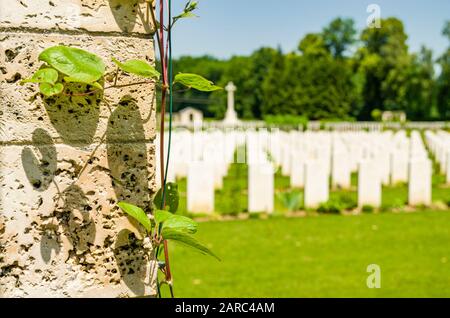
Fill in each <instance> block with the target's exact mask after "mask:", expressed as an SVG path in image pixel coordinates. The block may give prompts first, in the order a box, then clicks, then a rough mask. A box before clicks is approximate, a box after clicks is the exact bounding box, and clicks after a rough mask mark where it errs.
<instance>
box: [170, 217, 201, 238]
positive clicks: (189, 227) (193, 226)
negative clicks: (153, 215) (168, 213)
mask: <svg viewBox="0 0 450 318" xmlns="http://www.w3.org/2000/svg"><path fill="white" fill-rule="evenodd" d="M163 229H172V230H178V231H181V232H184V233H189V234H195V233H196V232H197V222H195V221H194V220H192V219H190V218H188V217H185V216H182V215H173V216H172V217H169V218H168V219H167V220H166V221H165V222H163Z"/></svg>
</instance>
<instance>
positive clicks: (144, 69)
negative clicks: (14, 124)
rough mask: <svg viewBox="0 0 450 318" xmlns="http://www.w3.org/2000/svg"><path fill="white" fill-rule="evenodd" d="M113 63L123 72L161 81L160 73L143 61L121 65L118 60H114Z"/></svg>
mask: <svg viewBox="0 0 450 318" xmlns="http://www.w3.org/2000/svg"><path fill="white" fill-rule="evenodd" d="M113 62H114V63H115V64H116V65H117V67H119V68H120V69H121V70H122V71H124V72H127V73H131V74H134V75H138V76H142V77H146V78H154V79H159V77H160V75H161V74H160V73H159V72H158V71H157V70H156V69H155V68H154V67H153V66H151V65H150V64H148V63H147V62H146V61H142V60H128V61H126V62H125V63H121V62H119V61H118V60H116V59H114V58H113Z"/></svg>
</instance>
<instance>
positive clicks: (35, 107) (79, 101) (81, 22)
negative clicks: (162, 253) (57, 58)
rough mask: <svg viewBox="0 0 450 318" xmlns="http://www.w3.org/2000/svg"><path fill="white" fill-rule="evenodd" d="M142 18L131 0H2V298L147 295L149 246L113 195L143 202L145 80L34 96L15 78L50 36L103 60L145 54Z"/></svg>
mask: <svg viewBox="0 0 450 318" xmlns="http://www.w3.org/2000/svg"><path fill="white" fill-rule="evenodd" d="M148 16H149V15H148V11H147V4H146V3H145V2H144V1H140V0H127V1H121V0H109V1H108V0H52V1H48V0H45V1H38V0H2V1H1V4H0V61H1V62H0V297H133V296H152V295H154V294H155V272H156V267H155V262H154V258H153V255H152V251H153V249H152V246H151V245H150V244H148V243H143V241H142V240H141V239H142V237H141V231H140V229H139V225H138V224H136V223H135V221H134V220H131V219H129V218H127V217H126V216H125V215H124V214H123V213H122V212H121V211H120V209H119V208H118V207H117V205H116V204H117V202H118V201H122V200H125V201H127V202H130V203H134V204H137V205H139V206H141V207H144V208H147V210H148V212H150V209H149V207H150V206H151V197H152V195H153V194H154V192H155V190H156V189H155V183H154V174H155V160H154V159H155V147H154V139H155V133H156V132H155V102H154V100H155V94H154V93H155V92H154V90H155V88H154V86H153V85H146V86H145V85H142V86H134V87H128V88H123V89H120V90H119V89H117V90H114V89H113V90H108V91H105V96H101V95H100V94H98V95H94V96H89V97H88V98H86V97H75V96H60V97H53V98H48V99H43V97H42V96H41V95H40V94H38V93H37V90H36V89H37V86H36V85H34V84H26V85H24V86H21V85H19V82H20V80H21V79H24V78H27V77H29V76H30V75H31V74H32V73H33V72H35V71H36V70H37V69H38V68H39V67H40V66H41V65H42V63H41V62H39V61H38V60H37V58H38V55H39V53H40V52H41V51H42V50H43V49H45V48H47V47H50V46H53V45H57V44H64V45H70V46H74V47H80V48H83V49H85V50H88V51H91V52H93V53H96V54H97V55H99V56H100V57H102V58H103V60H104V61H105V62H106V63H107V65H108V68H109V69H111V70H112V63H111V58H112V57H115V58H117V59H119V60H122V61H125V60H127V59H130V58H139V59H146V60H147V61H149V62H151V63H153V62H154V47H153V41H152V36H151V34H150V32H151V28H150V27H149V26H148V25H149V23H148ZM135 80H136V79H134V78H132V77H128V78H125V79H124V81H125V82H127V81H128V82H131V81H135ZM69 89H70V90H73V91H75V92H76V91H79V90H82V89H84V87H82V86H80V85H72V86H71V87H70V88H69ZM102 97H103V98H105V99H107V100H108V101H109V102H108V103H107V104H106V103H105V102H102Z"/></svg>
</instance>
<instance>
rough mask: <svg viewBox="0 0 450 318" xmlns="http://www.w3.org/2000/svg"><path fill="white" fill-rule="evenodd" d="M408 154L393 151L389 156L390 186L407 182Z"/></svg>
mask: <svg viewBox="0 0 450 318" xmlns="http://www.w3.org/2000/svg"><path fill="white" fill-rule="evenodd" d="M408 164H409V159H408V153H407V151H394V152H393V153H392V154H391V184H396V183H400V182H408Z"/></svg>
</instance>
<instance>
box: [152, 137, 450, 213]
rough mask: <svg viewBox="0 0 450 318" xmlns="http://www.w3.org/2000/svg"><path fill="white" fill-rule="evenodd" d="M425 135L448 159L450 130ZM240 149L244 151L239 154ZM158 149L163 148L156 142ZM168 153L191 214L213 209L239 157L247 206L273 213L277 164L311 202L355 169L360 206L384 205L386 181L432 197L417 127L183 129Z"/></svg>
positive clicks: (417, 197)
mask: <svg viewBox="0 0 450 318" xmlns="http://www.w3.org/2000/svg"><path fill="white" fill-rule="evenodd" d="M426 140H427V144H428V145H429V146H430V149H434V151H435V152H436V154H438V153H439V156H440V157H442V158H444V157H443V156H442V155H440V154H441V153H442V152H444V150H442V149H444V148H445V147H446V146H442V145H443V144H445V145H448V144H447V143H445V142H446V140H448V133H444V132H442V133H440V134H432V133H430V132H427V133H426ZM443 140H444V141H445V142H444V141H443ZM157 144H158V140H157ZM165 148H167V146H166V147H165ZM236 149H241V150H240V151H238V153H237V156H236V157H235V152H236ZM242 149H243V150H242ZM445 149H447V150H448V148H445ZM156 152H157V154H159V146H158V145H157V147H156ZM165 153H167V149H165ZM158 157H159V156H158V155H157V156H156V158H157V162H156V168H157V169H156V170H157V171H158V173H159V170H160V168H159V159H158ZM171 158H172V159H171V161H170V166H169V170H168V172H169V173H168V181H174V180H175V179H176V178H187V205H188V206H187V208H188V210H189V211H191V212H203V213H211V212H213V211H214V194H215V190H217V189H220V188H221V187H222V186H223V181H222V180H223V178H224V176H226V174H227V171H228V167H229V165H230V164H231V163H232V162H236V160H237V162H240V163H244V162H246V163H247V164H248V211H249V212H269V213H270V212H272V211H273V209H274V178H275V177H274V176H275V171H276V169H278V168H279V169H280V172H281V174H283V175H285V176H288V177H289V178H290V182H291V187H292V188H303V189H304V200H305V201H304V204H305V207H306V208H317V207H318V206H319V205H320V204H322V203H325V202H327V201H328V199H329V192H330V190H331V189H351V188H352V182H351V180H352V174H357V175H358V188H357V191H358V205H359V206H360V207H363V206H365V205H370V206H373V207H379V206H380V205H381V193H382V187H383V185H389V184H392V185H395V184H397V183H399V182H401V183H406V182H407V183H408V187H409V203H410V204H411V205H429V204H430V203H431V176H432V164H431V161H430V160H429V159H428V153H427V149H426V148H425V145H424V143H423V141H422V138H421V136H420V134H419V133H418V132H414V131H413V132H412V133H411V136H410V137H408V136H407V134H406V132H405V131H399V132H397V133H393V132H389V131H387V132H371V133H369V132H351V133H338V132H332V133H330V132H299V131H291V132H283V131H274V132H269V131H267V130H259V131H248V132H229V133H225V132H221V131H213V132H204V131H203V132H198V133H192V132H189V131H182V132H175V133H174V134H173V136H172V145H171ZM445 158H447V157H445ZM445 160H446V161H445V162H446V164H447V163H448V162H450V160H448V159H445ZM446 171H450V169H447V170H446ZM158 179H159V178H156V180H157V183H158V181H159V180H158ZM159 183H160V182H159ZM230 199H233V198H230Z"/></svg>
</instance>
